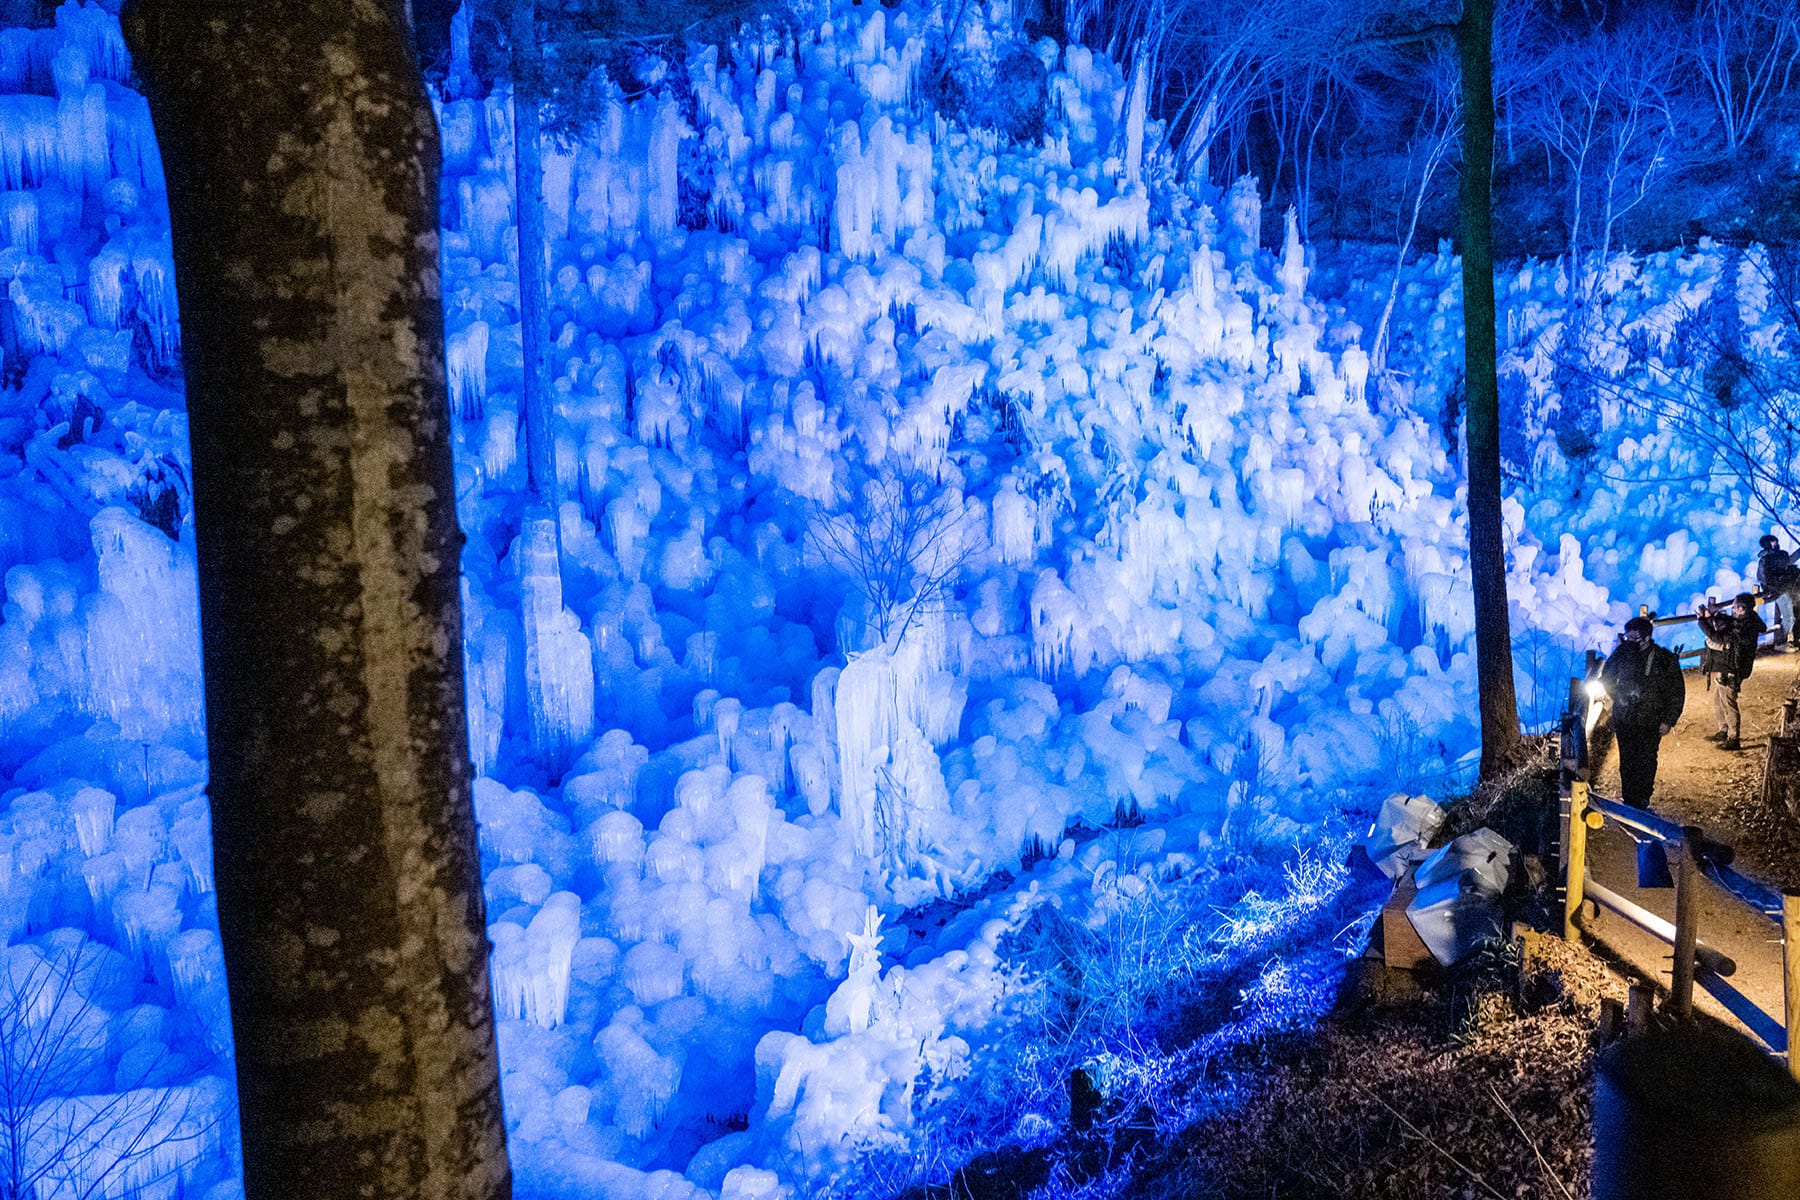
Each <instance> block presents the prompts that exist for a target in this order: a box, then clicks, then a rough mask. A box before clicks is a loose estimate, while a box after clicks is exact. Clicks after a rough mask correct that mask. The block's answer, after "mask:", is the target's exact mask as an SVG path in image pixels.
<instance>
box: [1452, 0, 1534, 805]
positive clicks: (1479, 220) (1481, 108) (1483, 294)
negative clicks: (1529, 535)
mask: <svg viewBox="0 0 1800 1200" xmlns="http://www.w3.org/2000/svg"><path fill="white" fill-rule="evenodd" d="M1493 38H1494V3H1493V0H1465V3H1464V5H1463V17H1462V22H1461V24H1460V25H1459V26H1458V27H1457V36H1456V45H1457V50H1458V53H1459V55H1460V57H1461V59H1462V105H1463V173H1462V195H1461V204H1460V206H1459V207H1460V213H1459V216H1460V222H1461V226H1462V243H1463V244H1462V284H1463V379H1464V386H1465V388H1466V391H1465V396H1466V398H1467V404H1468V407H1467V409H1466V412H1467V414H1468V418H1467V419H1468V447H1469V572H1470V576H1471V578H1472V580H1473V583H1474V588H1475V669H1476V678H1477V685H1478V687H1479V688H1480V691H1481V777H1482V778H1483V779H1488V778H1491V777H1492V776H1493V775H1494V774H1496V773H1497V772H1498V771H1499V770H1500V769H1501V768H1503V767H1504V766H1505V764H1506V762H1507V760H1508V759H1509V758H1510V757H1511V756H1512V752H1513V750H1514V748H1515V747H1517V746H1518V744H1519V709H1518V703H1517V701H1516V699H1515V698H1514V695H1513V663H1512V627H1511V622H1510V620H1509V618H1508V615H1507V610H1506V540H1505V532H1504V530H1503V528H1502V526H1501V518H1500V500H1501V493H1500V382H1499V376H1498V365H1497V360H1498V356H1499V347H1498V344H1497V342H1498V339H1497V337H1496V334H1495V330H1494V324H1495V311H1494V227H1493V208H1492V192H1493V175H1494V77H1493V57H1492V53H1493V51H1492V47H1493Z"/></svg>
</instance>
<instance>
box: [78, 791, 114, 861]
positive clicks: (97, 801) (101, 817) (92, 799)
mask: <svg viewBox="0 0 1800 1200" xmlns="http://www.w3.org/2000/svg"><path fill="white" fill-rule="evenodd" d="M117 804H118V802H117V801H116V800H115V799H114V798H113V794H112V793H111V792H103V791H101V790H100V789H99V788H92V787H84V788H82V789H81V790H80V791H78V792H76V793H75V796H74V798H73V799H71V800H70V801H69V815H70V816H72V817H73V818H74V819H75V837H76V840H77V841H78V842H79V843H80V844H81V852H82V854H84V855H86V856H87V857H88V858H92V857H94V856H95V855H96V854H104V853H105V852H106V844H107V842H109V841H110V840H111V839H112V831H113V813H114V811H115V809H116V807H117Z"/></svg>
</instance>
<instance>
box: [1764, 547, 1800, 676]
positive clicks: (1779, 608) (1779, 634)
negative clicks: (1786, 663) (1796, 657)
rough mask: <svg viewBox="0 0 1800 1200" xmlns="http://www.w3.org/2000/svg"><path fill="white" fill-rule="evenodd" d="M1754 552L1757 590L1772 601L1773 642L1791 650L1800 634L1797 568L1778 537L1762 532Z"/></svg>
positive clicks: (1799, 585)
mask: <svg viewBox="0 0 1800 1200" xmlns="http://www.w3.org/2000/svg"><path fill="white" fill-rule="evenodd" d="M1759 544H1760V546H1761V549H1759V550H1758V551H1757V552H1756V590H1757V591H1759V592H1761V593H1762V594H1763V597H1764V598H1765V599H1769V600H1773V601H1774V602H1775V621H1776V624H1777V627H1778V628H1777V630H1776V633H1775V644H1776V645H1777V646H1780V647H1782V649H1784V650H1786V651H1788V652H1790V653H1791V652H1792V651H1793V650H1794V649H1796V647H1797V646H1800V635H1796V634H1795V632H1794V593H1795V592H1797V591H1800V567H1796V566H1795V565H1794V559H1793V556H1792V555H1790V554H1789V553H1788V552H1787V551H1786V550H1783V549H1782V548H1781V539H1780V538H1778V537H1776V536H1775V535H1774V534H1772V533H1765V534H1763V536H1762V541H1761V543H1759Z"/></svg>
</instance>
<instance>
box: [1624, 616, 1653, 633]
mask: <svg viewBox="0 0 1800 1200" xmlns="http://www.w3.org/2000/svg"><path fill="white" fill-rule="evenodd" d="M1625 632H1626V633H1641V634H1643V635H1644V636H1646V637H1648V636H1649V635H1651V634H1653V633H1655V632H1656V623H1655V622H1654V621H1652V620H1651V619H1650V618H1649V617H1633V618H1631V620H1629V621H1627V622H1625Z"/></svg>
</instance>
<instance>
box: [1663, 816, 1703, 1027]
mask: <svg viewBox="0 0 1800 1200" xmlns="http://www.w3.org/2000/svg"><path fill="white" fill-rule="evenodd" d="M1699 845H1700V828H1699V827H1698V826H1696V825H1683V826H1682V827H1681V854H1680V857H1679V858H1678V859H1677V861H1676V864H1675V945H1674V961H1673V963H1672V964H1671V965H1670V968H1669V1007H1670V1008H1671V1009H1672V1010H1673V1011H1674V1013H1675V1015H1676V1016H1677V1017H1679V1018H1681V1019H1682V1020H1684V1021H1685V1020H1687V1019H1688V1018H1689V1017H1691V1016H1693V1015H1694V948H1695V946H1696V945H1697V943H1698V942H1699V941H1700V893H1699V884H1700V858H1699V853H1698V849H1699Z"/></svg>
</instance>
